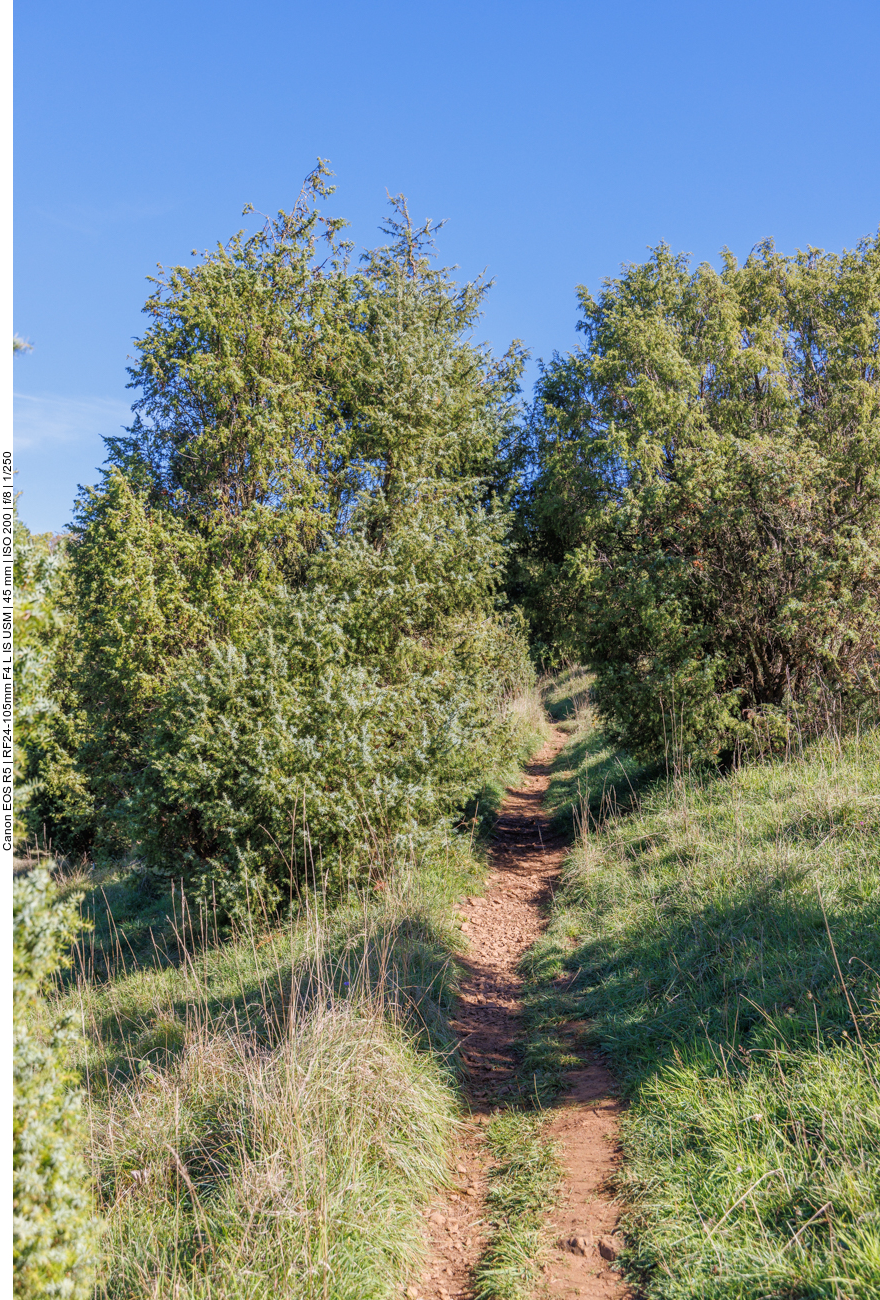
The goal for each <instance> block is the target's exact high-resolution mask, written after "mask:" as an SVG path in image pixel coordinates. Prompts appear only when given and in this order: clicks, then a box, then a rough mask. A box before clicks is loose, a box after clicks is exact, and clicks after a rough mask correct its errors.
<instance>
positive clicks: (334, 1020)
mask: <svg viewBox="0 0 880 1300" xmlns="http://www.w3.org/2000/svg"><path fill="white" fill-rule="evenodd" d="M520 710H521V713H522V717H521V718H520V731H521V734H522V737H523V752H524V753H525V751H526V750H528V749H531V748H533V747H534V745H535V744H536V743H537V742H538V740H539V736H538V735H537V734H535V727H536V726H537V725H538V724H539V722H540V717H539V714H538V713H537V712H536V709H535V708H534V707H533V706H530V705H528V704H527V703H524V704H522V705H521V706H520ZM502 781H503V777H498V778H496V780H495V781H494V782H490V783H489V785H488V786H487V790H486V791H485V792H484V794H483V796H482V800H481V801H482V802H484V803H486V804H488V803H490V802H491V799H492V797H493V788H494V786H496V785H498V784H499V783H501V782H502ZM482 872H483V866H482V862H481V857H480V853H479V850H478V847H477V849H476V850H475V848H474V847H473V845H472V843H471V841H470V837H469V836H468V835H467V834H461V833H460V834H458V835H451V836H445V837H444V836H437V837H435V838H434V839H432V840H430V841H429V842H428V843H427V844H426V845H425V846H424V847H423V849H422V850H421V851H420V853H419V854H418V856H417V857H416V855H415V854H413V856H412V858H411V859H410V860H408V861H398V862H396V863H393V864H387V865H386V866H385V867H384V868H383V869H382V870H381V871H378V870H377V874H378V875H380V876H381V877H382V879H381V881H380V884H379V886H378V887H377V888H376V889H375V890H374V891H371V893H370V894H369V895H364V896H361V897H354V896H353V897H352V898H351V899H350V900H349V901H348V902H347V903H345V904H343V905H336V906H335V907H332V908H330V907H328V906H326V905H325V904H324V903H323V901H322V900H321V898H320V895H312V896H311V898H310V899H309V906H308V908H307V909H303V910H302V911H301V913H300V915H299V917H298V919H297V920H296V922H295V923H294V924H292V925H291V926H289V927H287V928H281V929H278V928H275V929H270V928H266V927H262V928H256V929H255V931H254V933H253V934H247V935H241V936H239V937H237V938H233V939H226V940H223V939H222V938H218V936H217V935H216V934H215V932H214V928H213V924H212V921H211V919H210V918H199V917H193V916H192V915H191V914H190V913H189V912H188V910H187V908H186V906H185V904H184V905H182V903H181V898H180V895H179V893H178V894H177V895H176V896H175V897H171V896H168V897H150V896H149V895H147V894H145V893H144V892H143V890H142V888H141V887H139V886H138V883H137V876H136V875H133V874H132V873H131V872H128V873H126V872H124V871H122V870H120V871H116V872H112V871H111V872H107V873H104V875H103V876H102V877H101V878H100V879H95V878H94V877H89V876H88V875H86V874H83V873H80V876H79V878H77V875H76V873H74V874H73V876H72V878H71V880H70V887H71V888H73V887H75V886H77V885H78V886H79V887H80V888H82V887H83V886H86V887H87V889H88V890H89V893H88V896H87V908H88V910H89V911H90V912H91V914H92V915H93V918H94V921H95V929H94V931H93V934H92V935H91V936H90V937H89V938H88V939H87V941H86V942H85V943H84V944H83V947H82V952H81V954H80V957H81V961H80V969H81V971H82V972H83V973H84V974H85V975H87V977H88V978H86V979H84V980H80V982H79V984H78V987H76V988H73V987H71V988H69V989H68V991H67V992H66V993H65V994H64V995H63V999H64V1000H65V1001H66V1002H67V1003H68V1004H69V1005H73V1006H74V1007H75V1008H76V1009H77V1012H78V1013H81V1015H82V1018H83V1023H84V1026H85V1029H86V1043H85V1056H84V1059H83V1061H82V1067H83V1073H84V1077H85V1079H86V1082H87V1091H88V1101H89V1114H90V1123H91V1129H92V1160H93V1165H94V1169H95V1176H96V1183H97V1186H98V1189H99V1200H100V1205H101V1209H102V1212H103V1214H104V1216H105V1221H106V1231H105V1240H104V1246H105V1250H104V1256H105V1264H104V1269H103V1274H102V1278H101V1283H100V1286H99V1294H102V1295H106V1296H108V1297H111V1296H112V1297H119V1298H120V1300H122V1297H125V1298H126V1300H129V1298H131V1300H134V1298H135V1297H138V1298H140V1297H147V1296H150V1297H152V1296H156V1297H159V1296H162V1297H164V1296H171V1295H173V1296H175V1297H179V1298H180V1300H186V1298H189V1297H193V1298H194V1297H209V1296H210V1297H214V1298H215V1300H232V1298H233V1297H235V1298H236V1300H238V1298H239V1297H254V1298H256V1297H264V1296H269V1295H272V1296H278V1295H284V1296H286V1297H291V1298H297V1300H298V1298H300V1297H302V1298H303V1300H305V1297H327V1298H328V1300H330V1298H332V1300H356V1298H357V1300H360V1298H362V1297H377V1298H378V1297H386V1296H392V1295H397V1294H399V1293H400V1288H401V1286H402V1285H403V1283H404V1282H405V1280H406V1278H407V1277H408V1276H410V1275H411V1273H412V1270H413V1268H414V1267H416V1266H417V1264H418V1260H419V1251H420V1249H421V1241H422V1232H421V1218H420V1210H421V1208H422V1207H423V1205H424V1204H425V1202H426V1200H427V1198H428V1197H429V1196H430V1194H431V1192H432V1190H433V1189H434V1188H435V1187H436V1186H437V1184H438V1183H441V1182H442V1181H443V1180H444V1179H445V1178H446V1169H447V1152H448V1146H449V1142H450V1140H451V1137H452V1135H453V1132H454V1127H455V1123H456V1115H457V1075H456V1061H455V1055H454V1036H453V1035H452V1034H451V1033H450V1032H449V1030H448V1027H447V1024H446V1013H447V1009H448V1007H449V1004H450V1001H451V998H452V997H453V995H454V990H455V985H456V978H457V976H456V967H455V958H454V953H455V950H456V948H457V947H458V936H457V926H456V922H455V921H454V919H453V918H454V908H455V903H456V902H457V901H458V900H460V898H461V896H462V895H463V894H465V893H472V892H473V891H474V889H476V888H479V882H480V879H481V877H482Z"/></svg>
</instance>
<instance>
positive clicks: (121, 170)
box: [14, 0, 880, 530]
mask: <svg viewBox="0 0 880 1300" xmlns="http://www.w3.org/2000/svg"><path fill="white" fill-rule="evenodd" d="M878 50H880V3H878V0H834V3H833V4H832V3H810V0H806V2H804V3H797V4H796V3H792V2H791V0H763V3H753V2H752V0H740V2H739V3H736V4H732V3H724V2H722V0H714V2H713V0H703V2H702V3H694V2H685V0H666V3H660V2H659V0H651V2H647V0H617V2H616V3H611V2H610V0H606V3H603V4H599V3H594V0H544V3H540V4H538V3H521V2H519V0H504V3H500V2H495V0H491V2H490V0H467V2H465V0H451V2H450V3H447V4H446V5H433V6H429V5H424V4H416V3H405V2H404V0H375V2H374V3H371V4H365V3H353V2H352V0H337V3H336V4H335V5H332V6H331V5H329V4H323V5H316V4H314V3H310V4H303V3H299V2H298V0H297V2H291V0H286V2H285V0H280V2H278V3H276V4H274V5H272V6H269V7H264V8H256V7H254V6H248V5H243V4H231V3H226V0H214V3H211V4H208V3H205V2H204V0H175V2H174V3H170V2H168V0H152V2H151V3H150V4H149V5H121V4H119V3H118V0H116V2H115V3H113V4H110V3H105V2H104V0H91V3H89V4H86V5H70V4H69V3H64V4H62V3H59V2H58V0H44V2H43V3H41V4H40V5H30V6H25V5H21V6H19V8H18V18H17V82H16V97H17V118H16V131H17V188H16V299H15V317H14V327H15V329H16V330H17V331H18V333H19V334H21V335H23V336H25V337H26V338H29V339H30V340H31V341H32V342H33V344H34V351H33V353H31V354H30V355H29V356H26V357H24V358H20V359H18V360H17V361H16V362H15V390H16V394H17V397H16V456H17V467H18V470H19V474H18V479H17V485H18V488H19V489H20V490H21V492H22V497H21V501H20V507H21V513H22V517H23V518H24V520H25V522H26V523H27V524H28V525H29V526H30V527H31V528H33V529H35V530H45V529H53V530H58V529H61V528H63V527H64V526H65V524H66V523H67V522H68V520H69V518H70V508H71V505H72V502H73V498H74V495H75V492H76V487H77V484H79V483H94V482H95V481H96V479H97V473H96V467H97V466H98V465H99V464H100V463H101V461H102V459H103V451H102V442H101V437H102V435H103V434H107V433H112V432H115V431H116V430H117V429H118V428H119V427H120V426H121V425H122V424H124V423H125V422H126V420H127V412H128V408H129V404H130V401H131V394H130V393H128V392H127V391H126V388H125V383H126V374H125V366H126V358H127V357H128V355H129V354H130V353H131V352H132V350H133V339H134V338H136V337H137V334H138V332H139V330H140V328H141V323H142V320H143V318H142V317H141V315H140V308H141V306H142V305H143V302H144V299H145V297H146V293H147V288H148V286H147V285H146V282H145V277H146V276H147V275H149V274H150V273H151V272H152V271H153V269H154V268H155V265H156V263H157V262H162V263H164V264H166V265H169V264H173V263H175V262H181V261H183V262H187V261H190V260H191V259H190V252H191V250H192V249H193V248H198V249H203V248H205V247H207V246H208V245H209V244H212V243H214V242H216V241H217V240H223V239H225V238H227V237H228V235H229V234H231V233H232V232H233V231H234V230H236V229H238V228H239V226H241V225H242V224H244V223H243V222H242V220H241V216H240V214H241V210H242V208H243V206H244V204H245V203H247V202H250V203H253V204H254V205H255V207H256V208H257V209H259V210H262V211H264V212H273V211H275V210H277V209H278V208H281V207H287V206H290V205H291V204H292V203H293V201H294V198H295V196H296V194H297V192H298V190H299V187H300V184H301V182H302V179H303V177H304V176H305V174H306V173H307V172H308V171H309V170H310V169H311V167H312V166H313V164H314V160H315V158H316V157H317V156H318V155H320V156H322V157H325V158H329V159H330V160H331V162H332V164H333V168H334V170H335V172H336V177H337V186H338V188H337V192H336V195H334V197H333V199H332V200H331V201H330V203H329V204H328V208H327V210H328V211H331V212H333V213H334V214H337V215H343V216H346V217H347V218H348V219H349V220H350V222H351V225H352V229H351V232H350V234H351V237H352V238H354V239H355V240H356V242H357V243H358V244H360V245H366V244H372V243H375V242H378V239H379V236H378V233H377V230H376V227H377V225H378V223H379V221H380V220H381V219H382V217H383V215H384V204H385V191H386V188H387V189H389V190H391V191H394V192H397V191H401V190H402V191H404V192H405V193H406V195H407V196H408V199H409V203H410V210H411V212H412V213H413V216H414V217H416V218H423V217H426V216H431V217H433V218H434V219H435V220H439V219H440V218H443V217H448V218H449V224H448V226H447V227H446V229H445V230H444V231H443V233H442V235H441V237H440V251H441V255H442V259H443V261H445V262H449V263H452V262H455V263H458V264H459V265H460V267H461V273H462V275H467V276H472V275H474V274H476V273H478V272H479V271H481V270H483V268H487V269H488V272H489V275H490V276H492V277H494V279H495V281H496V284H495V288H494V289H493V290H492V293H491V295H490V298H489V302H488V306H487V312H486V316H485V319H484V329H483V337H484V338H486V339H488V340H489V341H491V343H492V344H493V345H494V346H496V347H497V348H499V349H503V348H504V347H506V346H507V344H508V342H509V341H510V339H511V338H513V337H518V338H521V339H523V341H524V342H525V344H526V346H527V347H528V348H529V349H530V350H531V352H532V354H533V356H534V357H539V356H549V355H550V354H551V353H552V351H553V350H554V349H557V348H558V349H563V350H564V349H567V348H569V347H571V346H572V344H573V343H574V342H575V339H576V335H575V331H574V326H575V322H576V305H575V296H574V290H575V286H576V285H577V284H579V283H585V284H587V285H589V286H590V287H591V288H596V287H598V285H599V283H600V281H601V280H602V278H603V277H605V276H607V275H613V274H615V272H616V271H617V269H618V267H619V265H620V263H621V262H624V261H636V260H640V259H642V258H643V256H644V255H645V249H646V247H647V246H648V245H651V244H656V243H657V242H659V241H660V240H661V239H665V240H667V241H668V242H669V243H670V244H672V245H673V247H674V248H675V249H676V250H687V251H689V252H691V253H692V254H693V256H694V259H695V260H696V261H700V260H703V259H711V260H716V259H717V254H718V250H719V249H720V248H721V247H723V246H724V245H727V246H729V247H730V248H732V249H733V251H734V252H735V253H736V254H737V255H738V256H739V257H744V256H746V255H747V254H748V252H749V250H750V249H751V248H752V247H753V245H754V244H755V243H757V242H758V240H760V239H763V238H765V237H766V236H768V235H769V236H773V237H774V238H775V239H776V241H777V243H778V245H779V246H780V247H781V248H782V249H784V250H786V251H793V250H794V249H795V248H796V247H805V246H806V245H807V244H813V245H818V246H820V247H825V248H832V249H840V248H842V247H845V246H851V245H853V244H854V243H855V242H856V241H857V240H858V239H859V238H860V237H861V236H863V235H867V234H870V233H872V232H873V231H875V230H876V229H877V226H878V222H880V73H878V69H880V59H878V56H877V51H878ZM533 375H534V366H533V367H532V372H531V377H533Z"/></svg>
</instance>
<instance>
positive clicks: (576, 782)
mask: <svg viewBox="0 0 880 1300" xmlns="http://www.w3.org/2000/svg"><path fill="white" fill-rule="evenodd" d="M592 682H593V674H592V673H588V672H586V671H585V670H584V669H583V668H568V669H566V670H565V671H563V672H561V673H559V674H558V675H557V676H554V677H550V678H547V679H545V680H544V681H543V682H542V684H541V685H542V699H543V703H544V707H545V708H546V710H547V713H548V714H549V716H550V717H551V719H552V720H553V721H554V722H555V723H556V726H557V727H558V728H559V730H561V731H564V732H566V733H567V734H568V735H569V736H571V740H570V742H569V743H568V744H567V745H566V746H565V748H564V749H562V750H560V752H559V754H558V755H557V757H556V760H555V762H554V765H553V773H552V775H551V778H550V786H549V788H548V790H547V800H546V807H547V810H548V812H549V813H550V814H551V816H552V817H553V821H554V823H555V825H556V827H557V828H558V829H560V830H563V831H569V832H572V833H573V832H575V831H585V830H588V829H590V828H592V827H594V826H596V825H599V824H601V823H602V822H603V821H605V820H606V818H608V817H613V816H615V815H616V814H617V813H619V812H621V811H626V810H628V809H629V808H631V807H632V805H633V802H634V800H635V799H636V797H637V795H638V791H639V790H640V788H641V787H642V786H643V785H644V784H645V782H646V781H650V780H652V779H656V777H657V775H658V772H657V770H656V769H646V768H645V767H644V766H643V765H642V764H639V763H637V762H635V760H633V759H631V758H630V757H629V756H628V755H626V754H621V753H620V752H619V751H618V750H615V749H614V748H612V747H611V746H610V745H608V744H607V742H606V740H605V737H604V736H603V735H602V732H601V730H600V728H599V726H598V725H597V722H596V715H595V712H594V710H593V706H592V704H591V701H590V686H591V685H592Z"/></svg>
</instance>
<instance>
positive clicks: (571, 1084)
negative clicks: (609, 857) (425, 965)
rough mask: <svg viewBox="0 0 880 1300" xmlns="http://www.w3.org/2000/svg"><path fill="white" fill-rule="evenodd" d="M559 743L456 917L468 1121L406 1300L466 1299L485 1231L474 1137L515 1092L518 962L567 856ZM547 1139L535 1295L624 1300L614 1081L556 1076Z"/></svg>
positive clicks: (483, 1160) (534, 768)
mask: <svg viewBox="0 0 880 1300" xmlns="http://www.w3.org/2000/svg"><path fill="white" fill-rule="evenodd" d="M565 740H566V737H565V735H563V733H562V732H560V731H555V730H554V733H553V736H552V738H551V739H550V740H549V741H548V743H547V744H546V745H545V746H544V748H543V749H542V750H541V751H540V752H539V753H538V754H537V755H536V757H535V758H534V760H533V761H532V762H531V763H530V764H529V766H528V767H527V768H526V771H525V775H524V778H523V781H522V784H521V785H520V786H519V787H517V788H516V789H510V790H508V791H507V795H506V797H505V799H504V802H503V804H502V807H501V812H500V815H499V817H498V821H497V823H496V825H495V829H494V833H493V842H492V847H491V850H490V865H491V871H490V874H489V877H488V880H487V889H486V896H485V897H484V898H477V897H473V898H469V899H468V900H467V903H466V904H465V905H464V907H463V908H462V917H463V920H462V930H463V932H464V934H465V935H466V936H467V938H468V939H469V941H470V952H469V954H468V956H467V957H466V959H465V960H464V966H465V971H466V974H465V978H464V981H463V985H462V992H461V997H460V999H459V1003H458V1006H457V1009H456V1010H457V1015H456V1018H455V1019H454V1020H453V1022H452V1024H453V1028H454V1029H455V1030H456V1031H457V1033H458V1035H459V1039H460V1043H461V1054H462V1058H463V1060H464V1062H465V1064H466V1065H467V1068H468V1071H469V1078H468V1088H467V1098H468V1101H469V1103H470V1108H471V1120H470V1121H469V1122H468V1123H467V1124H466V1125H465V1128H464V1131H463V1134H462V1140H461V1143H460V1147H459V1150H458V1153H457V1158H456V1165H455V1169H456V1174H457V1178H458V1185H457V1188H456V1190H455V1191H452V1192H451V1193H449V1194H448V1195H447V1196H446V1198H445V1199H444V1200H443V1201H442V1202H440V1203H438V1204H436V1205H435V1206H433V1207H432V1208H431V1210H430V1211H429V1212H428V1216H427V1217H428V1229H429V1235H430V1241H431V1257H430V1259H429V1262H428V1266H427V1268H426V1269H425V1271H424V1272H423V1274H422V1277H421V1280H420V1284H416V1285H414V1286H411V1287H409V1289H408V1290H407V1293H406V1294H407V1296H409V1297H411V1298H412V1300H415V1298H416V1297H418V1298H419V1300H447V1297H449V1296H457V1297H463V1298H466V1297H471V1296H472V1295H473V1285H472V1273H473V1269H474V1266H475V1264H476V1263H477V1261H478V1259H479V1258H480V1255H481V1254H482V1251H483V1248H484V1245H485V1242H486V1233H487V1229H486V1226H485V1217H484V1216H485V1207H484V1198H485V1192H486V1174H487V1170H488V1167H489V1156H488V1153H487V1151H486V1147H485V1144H484V1143H483V1141H482V1137H481V1126H482V1125H483V1124H484V1123H486V1122H487V1120H488V1117H489V1115H490V1114H491V1113H492V1111H493V1110H494V1109H496V1108H499V1107H503V1106H504V1104H505V1097H506V1096H507V1094H509V1093H511V1092H512V1091H514V1083H513V1076H514V1073H515V1070H516V1064H517V1057H516V1039H517V1037H518V1035H519V1033H520V1030H521V1026H520V1021H519V1013H520V1009H521V1008H520V993H521V985H522V980H521V978H520V976H519V975H518V974H517V966H518V964H519V961H520V958H521V957H522V955H523V953H524V952H525V951H526V949H527V948H529V947H531V945H532V944H533V943H534V942H535V940H536V939H537V938H538V936H539V935H540V933H541V932H542V930H543V929H544V925H545V913H546V907H547V904H548V903H549V901H550V899H551V897H552V892H553V889H554V887H555V884H556V881H557V878H558V876H559V872H560V868H561V866H562V862H563V860H564V858H565V855H566V852H567V850H568V843H567V841H566V840H565V839H564V838H563V837H561V836H559V835H556V834H554V832H553V830H552V828H551V825H550V820H549V818H548V817H547V814H546V813H545V811H544V806H543V805H544V798H545V795H546V793H547V787H548V785H549V784H550V774H551V770H552V765H553V760H554V758H555V757H556V755H557V754H558V752H559V750H560V749H561V748H562V746H563V745H564V743H565ZM556 1107H557V1109H556V1114H555V1115H554V1118H553V1120H552V1122H551V1124H550V1127H549V1131H548V1137H549V1139H550V1140H554V1139H555V1140H557V1141H558V1142H559V1144H560V1147H561V1150H562V1162H563V1166H564V1170H565V1186H564V1189H563V1194H562V1196H561V1198H560V1205H559V1208H558V1209H557V1210H556V1211H555V1212H554V1213H553V1214H552V1216H551V1217H550V1220H549V1224H548V1226H549V1228H550V1232H551V1239H552V1240H554V1241H555V1242H556V1243H557V1244H556V1246H555V1248H554V1250H553V1252H552V1256H551V1260H550V1264H549V1267H548V1270H547V1272H546V1274H545V1280H544V1285H543V1287H542V1288H541V1290H542V1292H543V1294H544V1295H546V1296H565V1297H574V1296H583V1297H589V1298H590V1300H618V1298H620V1297H623V1296H625V1295H626V1288H625V1286H624V1285H623V1283H622V1282H621V1280H620V1276H619V1274H618V1273H617V1272H616V1271H614V1270H613V1269H612V1268H611V1263H610V1260H611V1258H613V1255H614V1251H615V1243H614V1241H613V1238H612V1234H613V1232H614V1229H615V1226H616V1224H617V1208H616V1206H615V1203H614V1201H613V1200H612V1199H611V1198H610V1197H609V1196H608V1194H607V1193H606V1192H605V1190H604V1188H605V1184H606V1183H607V1180H608V1178H609V1175H610V1174H611V1173H612V1171H613V1169H614V1165H615V1161H616V1158H617V1156H616V1129H617V1115H618V1110H619V1102H618V1101H617V1099H616V1097H615V1095H614V1089H613V1081H612V1079H611V1076H610V1075H609V1074H608V1072H607V1070H605V1069H604V1067H602V1066H601V1065H599V1064H598V1063H592V1062H590V1061H588V1060H585V1061H584V1067H583V1068H582V1069H579V1070H573V1071H571V1072H570V1073H569V1074H568V1075H567V1076H566V1089H565V1092H564V1094H563V1095H562V1096H561V1097H560V1098H559V1100H558V1102H557V1104H556Z"/></svg>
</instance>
